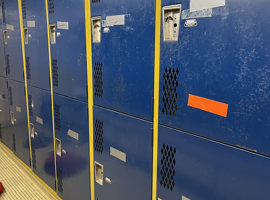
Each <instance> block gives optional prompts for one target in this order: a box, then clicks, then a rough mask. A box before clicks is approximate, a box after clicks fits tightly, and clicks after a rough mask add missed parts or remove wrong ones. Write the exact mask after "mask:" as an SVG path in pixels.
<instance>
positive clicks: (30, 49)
mask: <svg viewBox="0 0 270 200" xmlns="http://www.w3.org/2000/svg"><path fill="white" fill-rule="evenodd" d="M22 14H23V25H24V30H23V31H24V42H25V59H26V71H27V79H28V84H29V85H32V86H36V87H39V88H43V89H46V90H49V89H50V82H49V80H50V79H49V77H50V73H49V56H48V40H47V25H46V9H45V3H44V1H36V0H22Z"/></svg>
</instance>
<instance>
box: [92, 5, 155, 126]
mask: <svg viewBox="0 0 270 200" xmlns="http://www.w3.org/2000/svg"><path fill="white" fill-rule="evenodd" d="M91 14H92V33H93V34H92V45H93V84H94V104H95V105H100V106H103V107H106V108H109V109H112V110H116V111H120V112H123V113H127V114H130V115H133V116H137V117H140V118H143V119H147V120H150V121H152V114H153V109H152V107H153V83H154V39H155V38H154V36H155V1H154V0H148V1H145V0H137V1H134V0H126V1H118V0H106V1H94V0H93V1H92V5H91ZM99 20H100V21H99ZM99 34H100V36H99ZM95 38H96V39H95Z"/></svg>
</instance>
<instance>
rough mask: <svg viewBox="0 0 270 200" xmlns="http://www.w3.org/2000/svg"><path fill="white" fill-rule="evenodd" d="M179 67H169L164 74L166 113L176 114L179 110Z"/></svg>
mask: <svg viewBox="0 0 270 200" xmlns="http://www.w3.org/2000/svg"><path fill="white" fill-rule="evenodd" d="M178 75H179V69H178V68H170V67H167V68H166V69H165V72H164V74H163V81H164V85H163V97H162V102H163V108H162V113H163V114H164V115H170V116H175V114H176V112H177V99H178V93H177V89H178Z"/></svg>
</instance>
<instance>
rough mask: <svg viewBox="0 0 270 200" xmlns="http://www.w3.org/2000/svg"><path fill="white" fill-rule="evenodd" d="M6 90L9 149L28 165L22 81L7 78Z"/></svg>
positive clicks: (28, 152)
mask: <svg viewBox="0 0 270 200" xmlns="http://www.w3.org/2000/svg"><path fill="white" fill-rule="evenodd" d="M8 90H9V102H10V106H9V111H10V113H9V115H8V116H9V117H8V116H6V117H7V118H8V119H10V121H11V127H10V129H9V134H10V136H9V139H11V144H12V145H11V147H12V148H11V150H12V151H13V152H14V153H15V155H17V156H18V157H19V158H20V159H21V160H22V161H23V162H24V163H25V164H26V165H28V166H30V150H29V141H28V125H27V117H26V103H25V92H24V91H25V90H24V83H21V82H17V81H12V80H8ZM12 115H13V117H12ZM12 118H13V119H12ZM12 121H13V122H12Z"/></svg>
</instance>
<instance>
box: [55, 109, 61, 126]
mask: <svg viewBox="0 0 270 200" xmlns="http://www.w3.org/2000/svg"><path fill="white" fill-rule="evenodd" d="M54 122H55V129H56V130H59V131H60V129H61V118H60V106H59V105H57V104H55V105H54Z"/></svg>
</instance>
